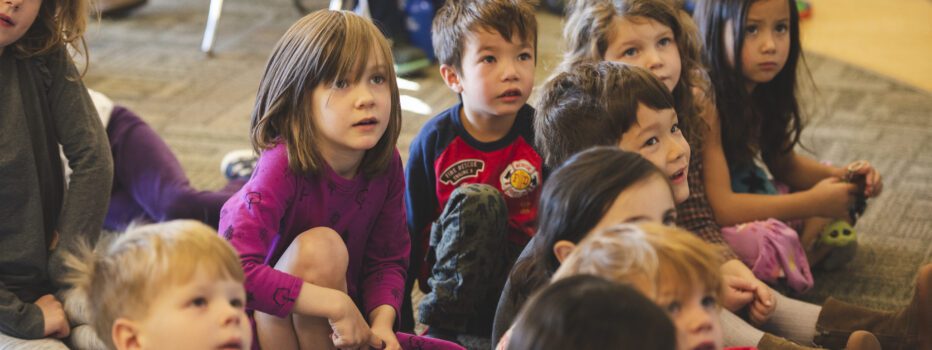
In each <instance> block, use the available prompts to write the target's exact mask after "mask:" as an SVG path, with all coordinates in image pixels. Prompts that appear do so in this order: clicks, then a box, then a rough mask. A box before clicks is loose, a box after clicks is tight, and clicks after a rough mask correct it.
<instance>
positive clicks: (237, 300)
mask: <svg viewBox="0 0 932 350" xmlns="http://www.w3.org/2000/svg"><path fill="white" fill-rule="evenodd" d="M230 305H232V306H233V307H235V308H242V307H243V305H244V304H243V299H240V298H233V299H231V300H230Z"/></svg>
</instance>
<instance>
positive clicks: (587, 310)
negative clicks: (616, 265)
mask: <svg viewBox="0 0 932 350" xmlns="http://www.w3.org/2000/svg"><path fill="white" fill-rule="evenodd" d="M551 349H553V350H562V349H577V350H597V349H598V350H601V349H653V350H673V349H676V327H674V326H673V322H672V321H671V320H670V317H668V316H667V314H666V312H664V311H663V310H661V309H660V307H658V306H657V305H656V304H654V302H652V301H651V300H650V299H648V298H647V297H645V296H644V295H643V294H641V293H640V292H638V291H637V290H635V289H634V288H632V287H630V286H627V285H623V284H618V283H614V282H611V281H608V280H605V279H603V278H601V277H597V276H593V275H575V276H571V277H567V278H564V279H561V280H559V281H556V282H553V284H551V285H549V286H547V287H546V288H544V289H543V290H541V291H540V292H539V293H537V294H536V295H535V296H534V297H533V298H531V300H530V301H528V304H527V305H526V306H525V307H524V308H523V310H522V312H521V315H520V316H518V318H517V320H516V321H515V326H514V330H513V331H512V333H511V338H510V340H509V343H508V350H551Z"/></svg>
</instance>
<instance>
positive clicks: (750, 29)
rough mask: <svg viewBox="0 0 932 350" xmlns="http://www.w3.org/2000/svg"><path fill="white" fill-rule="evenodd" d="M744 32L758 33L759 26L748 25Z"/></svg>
mask: <svg viewBox="0 0 932 350" xmlns="http://www.w3.org/2000/svg"><path fill="white" fill-rule="evenodd" d="M744 32H745V33H747V34H751V35H753V34H757V26H756V25H749V26H747V27H744Z"/></svg>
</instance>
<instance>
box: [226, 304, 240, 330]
mask: <svg viewBox="0 0 932 350" xmlns="http://www.w3.org/2000/svg"><path fill="white" fill-rule="evenodd" d="M222 312H223V316H222V323H223V325H224V326H239V325H240V323H241V322H242V319H243V317H242V316H243V314H244V311H243V310H242V309H241V308H237V307H234V306H232V305H228V306H227V307H226V308H225V309H224V310H223V311H222Z"/></svg>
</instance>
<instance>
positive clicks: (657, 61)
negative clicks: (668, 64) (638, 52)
mask: <svg viewBox="0 0 932 350" xmlns="http://www.w3.org/2000/svg"><path fill="white" fill-rule="evenodd" d="M646 58H647V68H648V69H650V70H652V71H653V70H657V69H660V68H663V58H661V57H660V52H658V51H657V50H647V52H646Z"/></svg>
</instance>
